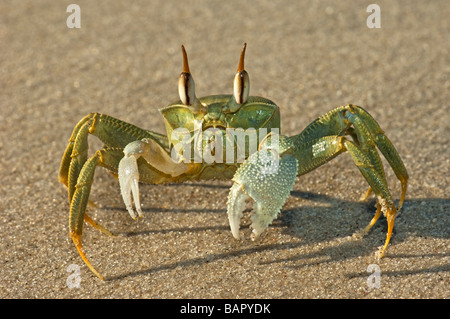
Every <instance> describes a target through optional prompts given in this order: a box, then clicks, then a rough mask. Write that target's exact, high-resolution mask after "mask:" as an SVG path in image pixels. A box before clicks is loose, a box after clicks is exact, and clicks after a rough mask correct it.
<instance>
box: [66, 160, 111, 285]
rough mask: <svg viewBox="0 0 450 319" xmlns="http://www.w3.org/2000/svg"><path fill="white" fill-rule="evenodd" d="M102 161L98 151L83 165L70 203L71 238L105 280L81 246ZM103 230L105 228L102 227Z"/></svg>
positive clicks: (89, 265) (94, 270) (95, 271)
mask: <svg viewBox="0 0 450 319" xmlns="http://www.w3.org/2000/svg"><path fill="white" fill-rule="evenodd" d="M101 159H102V154H101V151H98V152H97V153H96V154H95V155H94V156H93V157H91V158H90V159H89V160H88V161H86V163H85V164H84V165H83V168H82V169H81V172H80V175H79V177H78V179H77V184H76V186H75V192H74V194H73V197H72V200H71V203H70V213H69V231H70V237H71V238H72V240H73V242H74V244H75V247H76V248H77V250H78V252H79V254H80V256H81V258H82V259H83V261H84V262H85V264H86V265H87V266H88V267H89V269H90V270H91V271H92V272H93V273H94V274H95V275H97V276H98V277H99V278H101V279H103V280H104V278H103V276H102V275H100V273H99V272H98V271H97V270H96V269H95V268H94V267H93V266H92V265H91V263H90V262H89V260H88V259H87V257H86V254H85V252H84V249H83V246H82V244H81V235H82V232H83V221H84V220H87V221H92V220H91V219H90V218H89V217H87V215H86V214H85V212H86V205H87V202H88V199H89V193H90V191H91V185H92V181H93V178H94V172H95V168H96V167H97V165H98V163H99V162H100V161H101ZM92 222H93V221H92ZM94 223H95V222H94ZM95 224H96V223H95ZM91 225H92V223H91ZM97 225H98V224H97ZM100 227H101V226H100ZM101 229H104V228H103V227H101Z"/></svg>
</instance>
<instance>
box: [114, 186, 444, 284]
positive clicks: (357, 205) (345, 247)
mask: <svg viewBox="0 0 450 319" xmlns="http://www.w3.org/2000/svg"><path fill="white" fill-rule="evenodd" d="M174 186H175V185H174ZM197 186H199V185H197ZM201 186H204V187H218V188H228V187H227V186H222V185H219V186H211V185H209V184H206V185H201ZM291 196H293V197H296V198H299V199H302V200H305V201H306V202H309V203H310V204H311V205H308V204H307V205H302V206H300V207H294V208H290V209H287V210H282V211H281V213H280V215H279V217H278V219H277V220H275V221H274V223H273V224H272V225H271V226H270V227H274V228H276V229H277V230H278V229H279V230H280V231H281V232H283V233H284V234H288V235H289V236H291V237H292V239H293V240H292V241H291V242H283V243H270V244H265V243H264V242H262V243H261V242H259V243H256V244H248V243H246V244H244V245H243V248H241V249H233V250H230V251H227V252H223V253H216V254H208V255H207V256H202V257H195V258H189V259H185V260H182V261H177V262H173V263H164V264H161V265H159V266H156V267H151V268H148V269H143V270H139V271H134V272H133V271H131V272H128V273H123V274H120V275H117V276H111V277H108V278H107V280H118V279H123V278H127V277H136V276H141V275H144V276H145V275H151V274H153V273H157V272H160V271H168V270H173V269H175V268H179V267H182V268H183V267H184V268H189V267H192V266H195V265H202V264H205V263H211V262H214V261H221V260H227V259H231V258H238V257H240V256H249V255H256V254H258V253H261V252H270V251H274V252H276V251H281V250H286V249H288V250H292V249H296V248H300V247H302V246H305V245H311V244H313V245H315V244H317V245H318V244H321V245H320V247H323V248H321V249H316V250H314V251H312V252H307V253H299V254H296V255H293V256H290V257H286V258H277V257H275V256H279V254H274V259H272V260H268V261H267V260H266V261H264V262H261V264H264V265H269V264H280V265H282V267H288V268H296V269H297V268H302V267H307V266H309V265H317V264H318V263H333V262H339V261H340V260H345V259H348V258H357V257H362V256H373V255H374V252H375V251H376V250H377V248H378V247H379V246H380V245H382V244H383V243H384V239H385V234H386V232H387V223H386V220H385V218H384V217H380V219H379V220H378V222H377V223H376V224H375V225H374V226H373V227H372V229H371V231H370V232H369V234H367V235H366V236H364V237H363V238H361V239H355V240H342V241H340V242H339V244H337V245H336V244H335V245H332V246H327V245H326V243H327V242H329V241H330V240H335V239H336V238H338V239H339V238H342V239H344V238H349V237H351V236H352V234H353V233H355V232H356V231H357V230H359V229H360V228H363V227H364V226H366V225H367V223H368V222H369V221H370V219H371V218H372V217H373V214H374V212H375V207H374V204H375V200H369V201H367V202H355V201H347V200H342V199H339V198H335V197H331V196H328V195H322V194H316V193H310V192H300V191H293V192H291ZM322 204H323V205H322ZM424 207H427V212H426V213H423V209H424ZM347 208H352V210H353V211H358V213H359V214H358V217H356V221H355V216H352V215H346V214H341V216H339V219H340V222H338V223H333V224H332V228H333V229H334V230H333V231H331V232H324V231H323V229H322V227H321V223H322V224H323V226H324V227H325V224H328V226H327V227H329V223H330V222H329V221H327V216H328V215H329V214H330V213H333V211H340V212H342V210H343V209H344V210H345V209H347ZM106 209H114V210H117V209H118V208H117V207H116V208H113V207H111V208H106ZM119 210H125V209H119ZM125 211H126V210H125ZM169 211H170V212H171V213H174V212H180V213H189V214H191V213H207V212H209V213H214V214H218V213H219V214H225V215H226V209H215V210H210V209H208V210H205V209H196V208H190V209H161V208H157V207H154V208H151V207H150V208H147V209H144V212H149V213H150V212H151V213H165V212H169ZM449 211H450V200H448V199H435V198H432V199H423V198H422V199H417V200H416V199H412V200H406V201H405V202H404V205H403V208H402V212H401V214H399V216H398V217H397V219H396V225H397V224H400V222H401V224H402V225H403V226H404V225H406V226H407V227H403V228H406V231H405V232H404V233H403V234H401V236H400V234H397V231H396V230H395V228H394V236H393V240H391V245H392V244H395V243H399V242H402V241H404V240H407V239H408V237H410V236H414V235H420V236H421V237H439V238H450V230H449V228H448V225H449V222H450V216H449V213H448V212H449ZM410 216H415V217H416V220H417V216H420V217H423V218H420V219H421V222H420V223H417V222H414V223H413V224H411V223H408V218H409V217H410ZM308 218H309V219H311V218H312V219H315V221H316V222H317V223H318V225H317V227H312V228H307V229H306V228H302V222H304V220H305V219H308ZM436 221H439V222H438V223H436ZM355 224H357V225H358V227H359V228H358V227H357V228H355V229H351V227H350V226H349V225H352V226H353V225H355ZM248 226H249V223H247V224H245V223H244V224H242V225H241V228H245V227H248ZM377 229H378V231H377V232H376V233H377V234H375V235H371V232H372V231H374V230H377ZM207 230H220V231H224V232H229V225H228V224H227V223H226V222H224V224H223V225H216V226H207V225H205V226H197V227H174V228H171V229H166V230H152V229H149V230H144V231H137V232H126V233H122V235H124V236H127V237H131V236H151V235H152V234H155V233H170V232H192V233H197V232H205V231H207ZM380 232H381V233H383V236H382V238H379V237H380V236H379V233H380ZM230 236H231V235H230ZM377 237H378V238H377ZM380 240H381V241H380ZM322 243H325V244H323V245H322ZM427 256H428V257H433V256H436V257H442V258H443V259H445V257H449V256H450V253H449V252H447V253H439V254H436V253H429V254H426V255H424V254H417V255H415V254H404V255H390V254H389V252H388V254H387V256H386V258H423V257H427ZM448 271H450V266H449V265H448V264H443V265H441V266H440V267H430V268H424V269H420V270H410V269H406V270H399V271H395V272H393V273H385V275H387V276H397V275H401V276H406V275H411V274H416V273H437V272H448ZM346 276H347V277H348V278H354V277H358V276H367V272H365V271H364V272H361V273H348V274H346Z"/></svg>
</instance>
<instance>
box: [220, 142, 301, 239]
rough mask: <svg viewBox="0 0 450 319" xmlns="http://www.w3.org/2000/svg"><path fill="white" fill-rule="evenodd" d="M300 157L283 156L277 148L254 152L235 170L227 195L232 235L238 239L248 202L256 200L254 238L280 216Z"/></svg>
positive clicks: (253, 222) (253, 220)
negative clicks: (243, 213)
mask: <svg viewBox="0 0 450 319" xmlns="http://www.w3.org/2000/svg"><path fill="white" fill-rule="evenodd" d="M297 170H298V163H297V160H296V159H295V158H294V157H292V156H291V155H289V154H284V155H282V156H280V155H279V154H278V152H277V151H276V150H274V149H261V150H259V151H258V152H256V153H254V154H252V155H251V156H250V157H249V158H248V159H247V160H246V161H245V162H244V163H243V164H242V165H241V166H240V167H239V169H238V170H237V171H236V173H235V175H234V177H233V181H234V184H233V186H232V187H231V189H230V193H229V196H228V203H227V205H228V211H227V212H228V219H229V222H230V228H231V232H232V234H233V237H234V238H236V239H239V225H240V219H241V217H242V212H243V210H244V209H245V202H246V200H248V199H252V200H253V201H254V202H255V205H254V208H255V214H254V215H253V216H252V224H251V228H252V229H253V231H252V239H253V240H254V239H256V238H257V237H258V236H259V235H260V234H261V233H262V232H263V231H264V230H265V229H266V228H267V227H268V226H269V225H270V224H271V223H272V221H273V220H274V219H275V218H276V217H277V215H278V213H279V212H280V210H281V208H282V206H283V205H284V203H285V201H286V199H287V197H288V196H289V194H290V192H291V190H292V188H293V186H294V182H295V178H296V176H297Z"/></svg>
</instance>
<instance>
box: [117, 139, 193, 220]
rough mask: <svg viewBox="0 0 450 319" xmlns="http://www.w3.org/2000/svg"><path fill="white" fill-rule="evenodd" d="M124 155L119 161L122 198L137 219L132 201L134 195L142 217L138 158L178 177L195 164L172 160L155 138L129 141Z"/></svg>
mask: <svg viewBox="0 0 450 319" xmlns="http://www.w3.org/2000/svg"><path fill="white" fill-rule="evenodd" d="M123 153H124V155H125V156H124V157H123V158H122V159H121V160H120V162H119V168H118V172H119V183H120V190H121V193H122V198H123V201H124V203H125V206H126V208H127V210H128V213H129V214H130V216H131V218H133V219H136V213H135V212H134V210H133V206H132V203H131V195H132V196H133V200H134V204H135V207H136V211H137V214H138V216H139V217H142V210H141V204H140V200H139V184H138V183H139V175H140V174H139V170H138V162H137V160H138V159H139V158H140V157H143V158H144V159H145V160H146V162H147V163H148V164H149V165H150V166H151V167H154V168H155V169H157V170H158V171H160V172H162V173H163V174H166V175H168V176H170V177H177V176H180V175H181V174H184V173H187V172H189V171H190V170H191V169H192V168H193V167H196V165H195V164H186V163H183V162H180V163H177V162H175V161H173V160H172V158H171V157H170V155H169V154H168V153H167V151H166V150H165V149H164V148H163V147H162V146H161V145H160V144H158V143H157V142H155V141H154V140H153V139H150V138H145V139H142V140H139V141H133V142H131V143H129V144H128V145H127V146H126V147H125V148H124V150H123Z"/></svg>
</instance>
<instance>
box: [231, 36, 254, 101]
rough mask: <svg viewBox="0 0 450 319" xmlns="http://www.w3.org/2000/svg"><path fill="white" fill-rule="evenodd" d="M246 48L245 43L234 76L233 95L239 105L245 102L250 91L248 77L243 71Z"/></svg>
mask: <svg viewBox="0 0 450 319" xmlns="http://www.w3.org/2000/svg"><path fill="white" fill-rule="evenodd" d="M246 47H247V43H244V47H243V48H242V52H241V58H240V60H239V66H238V69H237V72H236V75H235V76H234V90H233V95H234V99H235V100H236V103H237V104H239V105H240V104H244V103H245V102H247V99H248V94H249V90H250V79H249V77H248V73H247V71H245V70H244V56H245V48H246Z"/></svg>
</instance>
